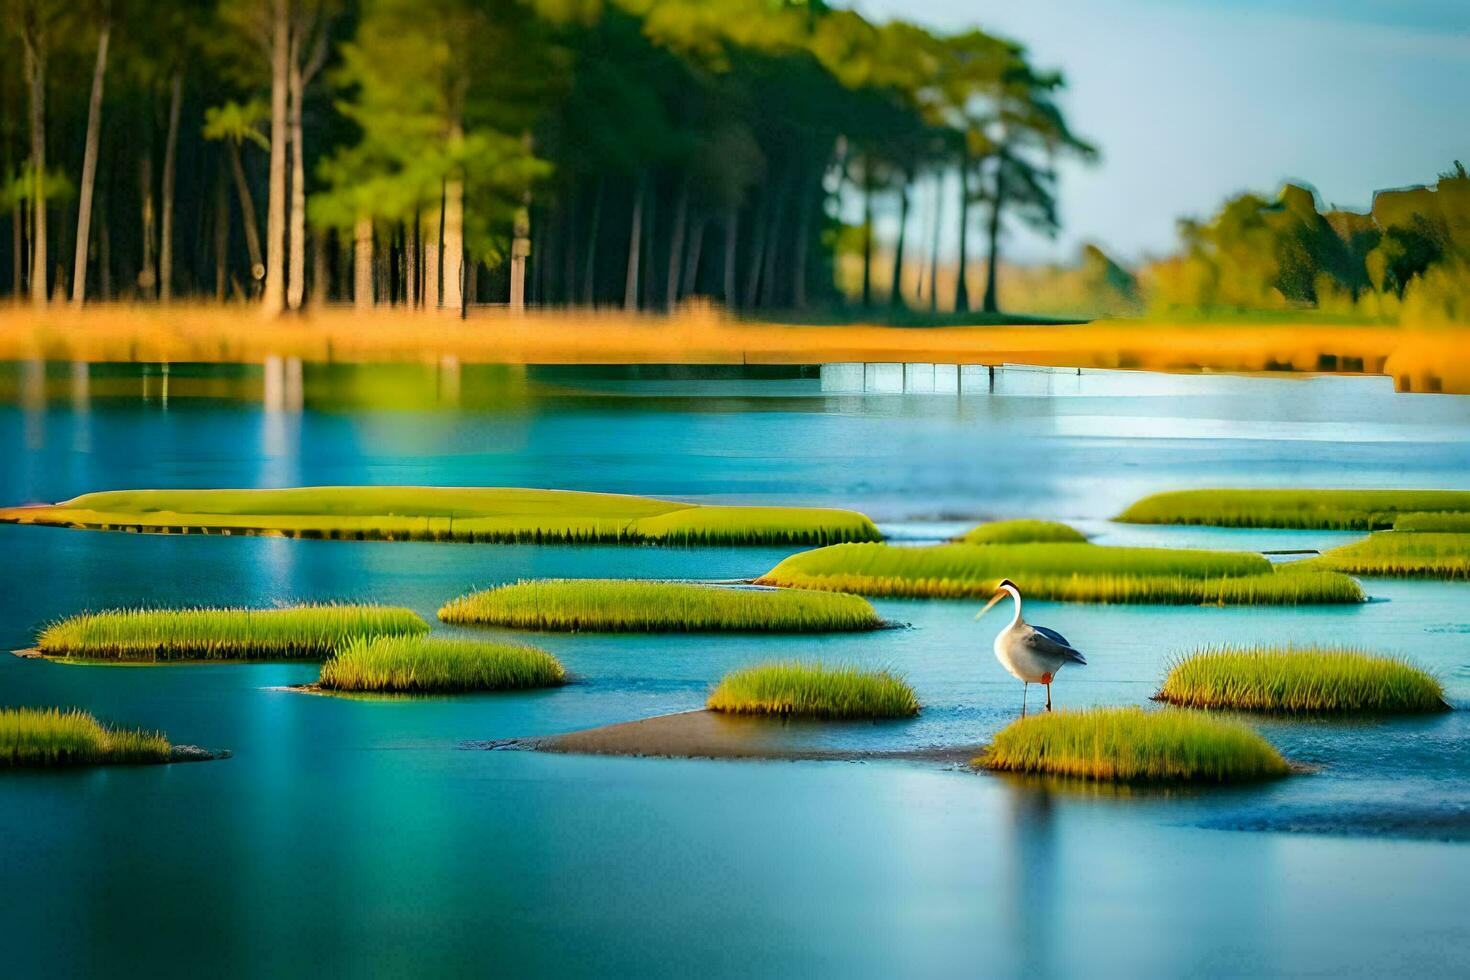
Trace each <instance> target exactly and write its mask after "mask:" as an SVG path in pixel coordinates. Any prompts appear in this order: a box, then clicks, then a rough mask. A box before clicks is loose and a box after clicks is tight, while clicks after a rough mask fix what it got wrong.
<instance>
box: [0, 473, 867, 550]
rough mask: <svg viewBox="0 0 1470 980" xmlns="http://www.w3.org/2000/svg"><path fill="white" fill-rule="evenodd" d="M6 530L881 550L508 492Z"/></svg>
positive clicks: (152, 511) (845, 522)
mask: <svg viewBox="0 0 1470 980" xmlns="http://www.w3.org/2000/svg"><path fill="white" fill-rule="evenodd" d="M0 522H11V523H17V524H45V525H51V526H57V527H75V528H88V529H93V530H104V531H143V532H156V533H162V534H271V535H280V536H285V537H293V538H332V539H344V540H393V541H399V540H403V541H408V540H413V541H490V542H514V541H523V542H572V543H576V542H606V543H618V544H674V545H703V544H709V545H714V544H718V545H743V544H831V543H834V542H838V541H876V540H878V539H879V538H880V537H881V535H880V534H879V533H878V529H877V528H876V527H875V526H874V525H873V522H872V521H870V520H868V518H866V517H864V516H863V515H862V514H858V513H855V512H853V511H846V510H830V509H819V508H800V507H716V506H703V505H696V504H681V503H674V502H672V501H668V500H655V499H652V498H649V497H632V496H626V495H622V494H610V493H580V492H576V491H570V490H523V489H516V488H504V487H464V488H460V487H295V488H290V489H283V490H113V491H106V492H102V493H88V494H83V495H82V496H80V497H76V498H73V499H71V500H68V501H65V502H64V503H59V504H51V505H46V506H40V507H11V508H6V509H0Z"/></svg>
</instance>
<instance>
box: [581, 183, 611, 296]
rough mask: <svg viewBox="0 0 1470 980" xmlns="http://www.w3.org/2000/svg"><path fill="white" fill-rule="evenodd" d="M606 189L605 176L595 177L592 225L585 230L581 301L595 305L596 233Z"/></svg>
mask: <svg viewBox="0 0 1470 980" xmlns="http://www.w3.org/2000/svg"><path fill="white" fill-rule="evenodd" d="M606 189H607V184H606V178H604V177H602V176H599V177H598V178H597V196H596V197H595V198H593V201H592V220H591V225H592V227H591V228H589V229H588V230H587V269H586V275H585V277H584V279H583V286H582V302H584V303H586V304H587V305H588V306H595V305H597V276H596V274H595V273H596V272H597V268H596V260H597V233H598V229H599V226H600V225H601V224H602V198H603V196H604V193H605V191H606Z"/></svg>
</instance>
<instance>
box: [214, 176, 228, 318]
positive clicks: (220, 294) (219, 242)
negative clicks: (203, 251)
mask: <svg viewBox="0 0 1470 980" xmlns="http://www.w3.org/2000/svg"><path fill="white" fill-rule="evenodd" d="M225 167H226V164H225V162H224V159H223V158H221V159H220V168H219V176H218V177H217V178H216V179H215V182H214V301H215V302H216V303H223V302H224V301H225V296H226V295H227V290H228V289H229V275H230V194H229V191H228V190H227V189H226V188H225V182H226V181H227V180H229V178H228V177H226V176H225Z"/></svg>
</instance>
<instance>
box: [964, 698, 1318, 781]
mask: <svg viewBox="0 0 1470 980" xmlns="http://www.w3.org/2000/svg"><path fill="white" fill-rule="evenodd" d="M975 764H976V765H978V766H983V767H985V768H987V769H995V770H1001V771H1006V772H1024V773H1037V774H1048V775H1056V776H1069V777H1075V778H1080V779H1095V780H1100V781H1109V782H1125V783H1167V782H1208V783H1226V782H1237V781H1242V780H1251V779H1264V778H1269V777H1274V776H1284V775H1286V774H1287V773H1288V772H1289V771H1290V768H1289V767H1288V765H1287V763H1286V760H1285V759H1283V758H1282V757H1281V754H1280V753H1279V752H1277V751H1276V749H1275V748H1273V747H1272V745H1271V743H1269V742H1267V741H1266V740H1265V739H1264V738H1262V737H1261V736H1260V735H1259V734H1257V733H1256V732H1255V731H1253V730H1251V729H1250V728H1248V727H1246V726H1245V725H1243V724H1240V723H1238V722H1233V721H1225V720H1222V719H1218V718H1211V717H1208V716H1206V715H1201V714H1197V713H1194V712H1187V711H1176V710H1164V711H1144V710H1143V709H1141V708H1091V709H1088V710H1085V711H1054V712H1047V713H1045V714H1038V715H1032V716H1030V717H1028V718H1022V719H1019V720H1017V721H1014V722H1012V723H1011V724H1009V725H1007V726H1006V727H1005V728H1003V729H1002V730H1001V731H1000V732H998V733H997V734H996V736H995V740H994V741H993V742H992V743H991V744H990V745H989V746H988V747H987V748H986V750H985V752H984V753H983V754H982V755H981V756H980V757H979V758H977V759H976V760H975Z"/></svg>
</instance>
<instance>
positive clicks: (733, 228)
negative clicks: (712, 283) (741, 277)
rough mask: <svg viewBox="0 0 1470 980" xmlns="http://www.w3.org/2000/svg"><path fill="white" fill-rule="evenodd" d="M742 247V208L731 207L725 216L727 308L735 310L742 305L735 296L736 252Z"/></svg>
mask: <svg viewBox="0 0 1470 980" xmlns="http://www.w3.org/2000/svg"><path fill="white" fill-rule="evenodd" d="M739 247H740V208H739V206H737V205H734V204H732V205H730V208H729V211H728V212H727V213H726V215H725V308H726V309H728V310H734V309H736V308H737V307H738V306H739V305H740V301H739V297H737V296H736V295H735V272H736V258H737V256H736V250H737V249H738V248H739Z"/></svg>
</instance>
